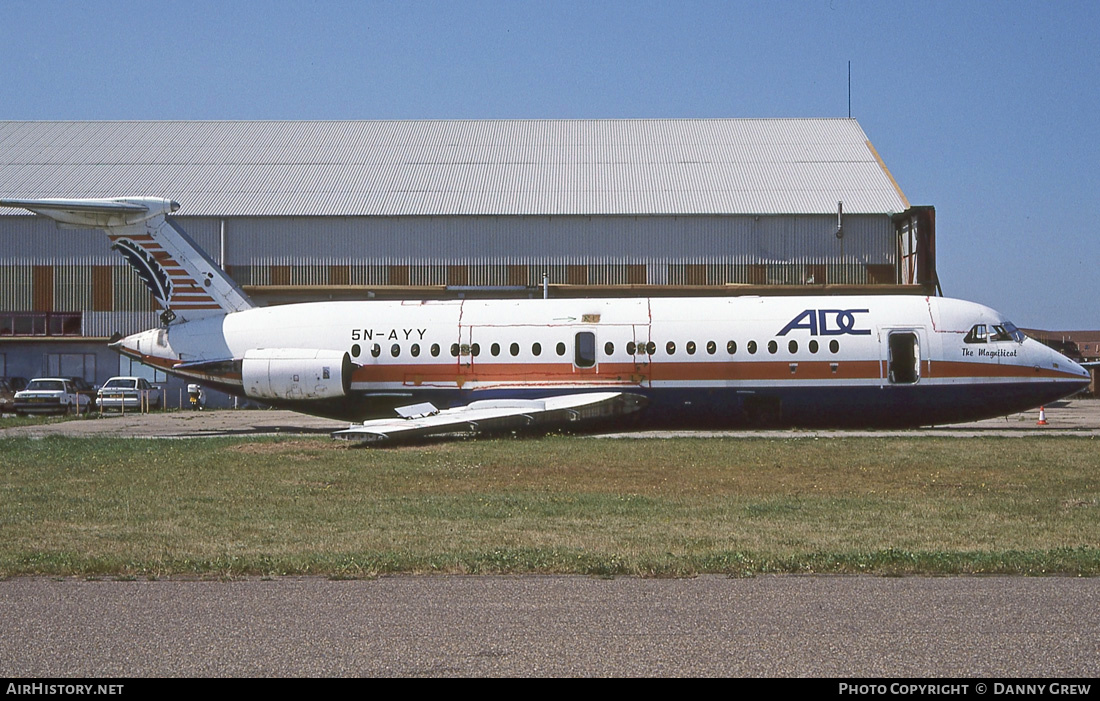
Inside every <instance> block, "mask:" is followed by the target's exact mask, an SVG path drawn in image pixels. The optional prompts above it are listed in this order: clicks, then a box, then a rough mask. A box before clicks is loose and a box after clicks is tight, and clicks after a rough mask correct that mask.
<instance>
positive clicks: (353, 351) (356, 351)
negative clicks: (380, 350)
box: [351, 343, 363, 358]
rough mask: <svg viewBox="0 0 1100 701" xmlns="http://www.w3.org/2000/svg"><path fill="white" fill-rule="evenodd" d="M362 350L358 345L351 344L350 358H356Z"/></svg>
mask: <svg viewBox="0 0 1100 701" xmlns="http://www.w3.org/2000/svg"><path fill="white" fill-rule="evenodd" d="M362 350H363V349H362V348H360V347H359V344H358V343H355V344H352V346H351V357H353V358H358V357H359V354H360V353H361V352H362Z"/></svg>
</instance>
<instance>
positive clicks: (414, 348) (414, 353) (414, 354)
mask: <svg viewBox="0 0 1100 701" xmlns="http://www.w3.org/2000/svg"><path fill="white" fill-rule="evenodd" d="M409 352H410V353H412V357H414V358H417V357H419V356H420V344H419V343H414V344H412V348H410V349H409Z"/></svg>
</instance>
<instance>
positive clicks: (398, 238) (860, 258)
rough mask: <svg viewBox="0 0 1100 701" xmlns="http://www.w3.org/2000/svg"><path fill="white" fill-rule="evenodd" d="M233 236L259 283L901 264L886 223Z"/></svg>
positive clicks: (442, 228)
mask: <svg viewBox="0 0 1100 701" xmlns="http://www.w3.org/2000/svg"><path fill="white" fill-rule="evenodd" d="M226 238H227V262H228V264H229V265H230V266H231V270H232V274H233V276H234V278H235V279H237V281H238V282H240V283H242V284H250V285H268V284H291V285H315V284H353V285H386V284H409V285H446V284H451V285H456V284H457V285H537V284H539V283H540V282H541V281H542V275H543V273H544V272H545V273H548V274H549V277H550V281H551V282H552V283H575V284H627V283H649V284H711V285H721V284H726V283H746V284H800V283H805V282H809V281H810V279H809V278H811V277H812V278H814V279H813V281H814V282H818V283H821V282H830V283H849V284H861V283H866V282H893V280H892V279H889V280H883V279H881V278H882V277H883V276H884V274H883V272H882V270H881V269H882V268H884V267H886V266H890V267H891V268H892V267H893V266H894V264H895V257H896V245H895V241H894V230H893V224H892V223H891V221H890V218H889V217H885V216H881V215H879V216H872V215H849V216H846V217H845V219H844V238H843V239H838V238H837V237H836V217H835V216H811V215H804V216H788V217H777V216H739V217H735V216H730V217H718V216H698V217H534V216H530V217H378V218H353V217H329V218H320V217H318V218H256V219H234V220H229V221H228V222H227V225H226ZM276 251H277V252H278V253H277V254H276V253H273V252H276ZM580 266H584V267H585V269H586V270H585V271H583V274H582V271H580V270H579V267H580ZM693 266H702V267H693ZM761 266H763V267H761ZM868 266H872V270H875V269H878V272H876V273H875V275H876V276H877V277H875V279H869V277H868ZM456 268H461V269H462V270H461V271H456V270H455V269H456ZM700 270H701V271H702V272H699V271H700ZM815 272H816V274H815ZM456 273H457V277H463V276H464V278H463V279H455V278H456ZM891 276H892V273H891ZM334 278H335V280H334ZM822 278H826V279H822ZM344 280H347V282H346V283H345V282H344Z"/></svg>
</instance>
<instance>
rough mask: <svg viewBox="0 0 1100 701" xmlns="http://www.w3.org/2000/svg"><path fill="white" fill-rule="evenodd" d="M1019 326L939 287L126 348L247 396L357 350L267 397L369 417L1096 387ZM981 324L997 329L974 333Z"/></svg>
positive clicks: (308, 310)
mask: <svg viewBox="0 0 1100 701" xmlns="http://www.w3.org/2000/svg"><path fill="white" fill-rule="evenodd" d="M1006 323H1007V322H1006V320H1005V319H1004V318H1003V317H1002V316H1001V315H1000V314H998V313H997V312H995V311H994V310H992V309H990V308H988V307H984V306H981V305H977V304H973V303H969V302H963V301H959V300H953V299H945V298H937V297H922V296H812V297H811V296H807V297H708V298H629V299H553V300H539V299H536V300H490V301H480V300H455V301H407V302H381V301H365V302H322V303H311V304H295V305H286V306H275V307H266V308H256V309H251V310H248V311H243V312H237V313H231V314H227V315H224V316H218V317H211V318H206V319H200V320H197V321H193V322H187V323H183V324H177V325H174V326H171V327H169V329H168V330H167V331H164V330H153V331H148V332H144V333H142V334H138V335H136V336H131V337H129V338H127V339H124V341H123V342H122V343H121V348H120V350H123V351H124V352H129V353H130V354H131V355H136V356H138V357H141V358H142V359H143V360H145V361H146V362H153V363H155V364H157V365H159V366H161V367H163V368H165V369H166V370H169V371H175V372H177V373H179V374H183V375H186V376H189V377H194V378H198V379H203V380H205V381H208V382H213V383H215V384H217V385H218V386H221V387H223V388H225V389H229V390H230V391H233V390H234V388H235V387H238V388H240V387H241V379H240V376H239V374H236V375H235V372H234V366H233V364H232V363H231V362H230V361H234V360H236V361H240V360H241V359H245V358H247V357H249V354H250V353H252V354H253V355H255V354H256V352H257V351H259V350H261V349H268V350H270V349H309V350H313V351H317V350H320V351H329V352H332V353H337V354H340V353H346V354H347V357H348V358H349V359H350V361H351V363H352V366H351V367H352V369H351V374H350V377H349V378H348V379H349V382H348V383H347V392H346V395H343V396H339V397H337V396H333V395H332V394H331V393H330V394H328V395H327V396H318V397H315V398H311V399H305V400H301V401H296V398H297V397H300V396H308V390H307V394H306V395H300V394H299V395H296V394H294V393H293V391H291V390H288V393H287V394H286V395H285V396H282V395H279V394H278V393H276V394H275V395H272V396H267V397H264V398H265V399H272V398H274V399H276V401H274V403H282V404H284V405H287V406H292V407H293V408H296V409H299V410H301V411H305V412H308V413H320V414H325V415H333V416H340V417H346V418H356V419H358V418H367V417H369V416H374V415H388V414H389V412H390V410H391V408H392V407H394V406H399V405H402V404H411V403H413V402H415V401H418V400H419V399H421V398H426V399H428V400H430V401H434V402H436V403H437V404H442V405H444V406H448V405H454V404H457V403H464V402H468V401H470V400H472V399H478V398H489V397H505V396H507V397H516V396H523V397H535V396H545V395H547V394H549V393H555V394H560V393H561V392H562V391H563V390H564V391H598V390H600V391H602V390H608V389H618V390H625V391H629V392H633V393H638V394H642V395H645V396H646V397H648V399H649V403H650V406H649V407H648V409H647V410H646V411H645V416H643V417H642V418H643V420H647V421H649V422H653V423H688V424H692V423H694V424H728V425H735V424H739V423H750V424H751V423H762V424H777V425H861V426H862V425H866V426H877V425H919V424H928V423H948V422H953V421H959V420H966V419H969V418H979V417H982V416H994V415H999V414H1004V413H1008V412H1011V411H1017V410H1021V409H1024V408H1029V407H1032V406H1037V405H1039V404H1042V403H1044V402H1049V401H1051V400H1053V399H1055V398H1058V397H1061V396H1065V395H1066V394H1070V393H1072V392H1073V391H1076V390H1077V389H1080V388H1081V387H1082V386H1084V385H1085V384H1086V383H1087V382H1088V375H1087V372H1086V371H1085V370H1084V369H1083V368H1081V367H1080V366H1078V365H1076V364H1075V363H1073V362H1072V361H1070V360H1068V359H1067V358H1065V357H1063V356H1062V355H1060V354H1058V353H1056V352H1055V351H1053V350H1051V349H1049V348H1047V347H1046V346H1043V345H1041V344H1039V343H1037V342H1035V341H1033V340H1030V339H1023V338H1022V335H1017V336H1016V337H1015V338H1013V337H1010V336H1005V334H1003V333H1002V334H1001V336H1000V338H997V337H995V336H994V334H993V333H992V329H993V328H994V327H996V328H1002V327H1004V326H1005V324H1006ZM1008 326H1009V328H1010V329H1014V327H1011V325H1010V324H1009V325H1008ZM979 327H980V328H983V329H984V328H988V329H989V330H990V334H989V335H988V336H986V337H984V338H978V337H971V338H970V339H969V340H968V334H971V336H973V333H972V332H973V330H974V329H975V328H979ZM1021 339H1022V340H1021ZM299 355H300V354H299ZM246 362H247V361H246ZM236 373H239V367H238V368H237V369H236ZM326 376H327V375H326ZM293 378H294V379H295V381H297V379H298V373H296V372H295V373H293ZM289 380H290V378H289V377H288V380H287V381H289ZM241 391H242V392H243V393H246V394H247V393H248V391H247V388H242V389H241ZM280 397H281V398H283V399H285V400H286V401H282V402H280V401H278V399H279V398H280Z"/></svg>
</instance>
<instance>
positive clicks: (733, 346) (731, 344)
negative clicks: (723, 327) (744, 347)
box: [726, 341, 737, 355]
mask: <svg viewBox="0 0 1100 701" xmlns="http://www.w3.org/2000/svg"><path fill="white" fill-rule="evenodd" d="M726 352H727V353H729V354H730V355H733V354H734V353H736V352H737V341H726Z"/></svg>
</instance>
